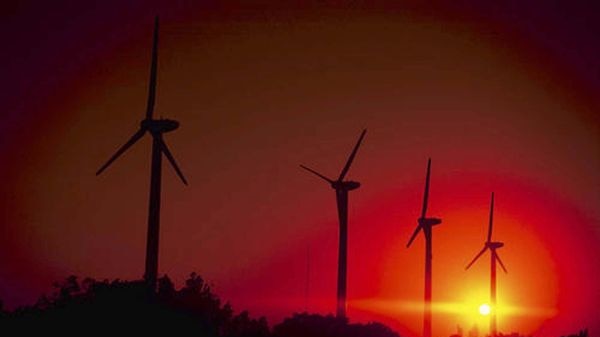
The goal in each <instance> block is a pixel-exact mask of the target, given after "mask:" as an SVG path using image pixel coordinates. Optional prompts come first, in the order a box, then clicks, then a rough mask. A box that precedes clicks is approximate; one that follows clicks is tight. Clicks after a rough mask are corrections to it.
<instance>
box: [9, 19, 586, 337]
mask: <svg viewBox="0 0 600 337" xmlns="http://www.w3.org/2000/svg"><path fill="white" fill-rule="evenodd" d="M148 20H149V21H150V20H151V19H148ZM149 24H150V23H149ZM167 33H168V31H167ZM145 34H146V33H145ZM163 34H164V32H163ZM158 42H159V17H158V16H156V17H155V19H154V30H153V35H152V49H151V64H150V74H149V81H148V96H147V102H146V110H145V115H144V117H143V119H142V120H141V121H140V124H139V128H138V129H137V130H136V131H135V132H134V133H133V135H132V136H131V137H130V138H129V139H128V140H127V141H126V142H125V143H124V144H123V145H122V146H121V147H119V148H118V149H117V151H116V152H115V153H114V154H113V155H112V156H111V157H110V158H109V159H108V160H107V161H106V162H105V163H104V164H103V165H102V166H101V167H100V168H99V169H98V170H97V172H96V173H95V174H96V176H99V175H101V174H103V173H104V172H105V171H106V170H107V169H108V168H109V167H110V166H111V165H112V164H113V163H114V162H115V161H116V160H117V159H119V158H120V157H121V156H122V155H123V154H124V153H125V152H127V151H128V150H129V149H130V148H131V147H132V146H133V145H134V144H136V143H137V142H138V141H139V140H140V139H142V138H143V137H144V136H145V135H147V134H149V135H150V136H151V137H152V147H151V160H150V190H149V199H148V201H149V204H148V218H147V226H148V227H147V236H146V253H145V269H144V274H143V276H142V275H140V276H141V277H142V278H143V279H142V280H133V281H124V280H120V279H115V280H113V281H109V280H108V279H105V280H103V281H99V280H96V279H92V278H86V279H84V280H82V281H79V279H78V278H77V277H76V276H69V277H68V278H66V279H65V280H64V281H62V282H58V283H55V284H54V293H52V294H51V295H49V296H46V295H43V296H42V297H41V298H40V299H39V300H38V301H37V302H36V303H35V304H34V305H29V306H22V307H18V308H16V309H14V310H12V311H10V310H4V308H3V306H2V302H0V334H1V333H2V332H4V331H2V329H5V330H8V331H19V332H20V334H19V335H25V336H27V335H34V334H38V333H39V331H43V332H44V333H46V334H59V333H60V334H61V336H75V335H78V336H79V335H85V334H86V333H87V332H88V331H89V329H90V328H94V329H97V330H96V331H94V332H96V333H101V334H106V335H108V334H114V333H115V332H117V333H119V332H120V331H126V330H127V329H132V331H133V329H136V330H135V331H136V332H137V333H138V334H149V335H151V334H165V335H175V336H179V335H184V334H185V335H190V336H193V335H196V336H208V337H342V336H343V337H400V335H399V334H398V333H397V332H395V331H393V330H392V329H391V328H389V327H388V326H386V325H384V324H381V323H378V322H368V323H357V322H356V321H354V322H352V321H351V320H350V317H353V318H354V316H353V315H354V314H353V311H349V313H350V314H348V307H350V310H352V309H353V308H354V306H353V302H352V300H353V298H350V301H348V296H347V286H348V268H349V267H350V268H353V266H352V264H350V265H349V263H348V248H349V247H348V246H349V244H348V221H349V219H348V207H349V192H350V191H353V190H356V189H358V188H359V187H360V186H361V183H359V182H357V181H354V180H347V176H348V172H349V170H350V168H351V167H352V164H353V162H354V159H355V157H356V155H357V152H358V150H359V148H360V146H361V144H362V142H363V140H364V138H365V135H366V132H367V129H363V130H362V132H361V133H360V135H359V137H358V140H357V141H356V143H355V144H354V147H353V148H352V151H351V152H350V154H349V156H348V157H347V160H346V162H345V164H344V166H343V167H342V169H341V171H340V173H339V175H338V176H337V177H336V178H330V177H329V176H327V175H324V174H322V173H320V172H319V171H317V170H315V169H313V168H311V167H308V166H305V165H303V164H301V165H299V166H300V168H302V169H303V170H306V171H308V172H309V173H311V174H312V175H315V176H317V177H318V178H320V179H322V180H324V181H325V182H327V184H328V185H329V186H330V187H331V188H332V189H333V190H334V191H335V197H336V207H337V215H338V224H339V232H338V233H339V237H338V247H337V248H338V251H337V257H338V260H337V283H336V293H335V295H336V297H335V300H336V303H335V315H333V314H331V313H329V311H328V312H327V314H316V313H310V312H308V311H309V310H308V307H309V305H308V304H309V296H310V292H309V290H310V291H311V292H312V287H313V284H312V283H310V280H311V279H310V277H311V275H313V274H311V273H314V274H318V272H315V271H314V269H311V268H314V267H313V265H312V264H311V263H312V261H311V254H312V251H309V247H308V245H307V246H306V255H305V256H306V263H305V266H306V269H305V283H304V286H298V289H300V290H299V291H298V292H299V293H301V292H302V288H303V294H304V297H303V298H304V312H302V313H300V312H288V313H286V315H288V317H285V318H284V319H283V320H282V321H280V322H279V323H277V324H274V325H273V326H272V327H269V325H268V323H267V320H266V318H265V317H260V318H251V317H250V314H249V313H248V312H247V311H241V312H238V313H235V312H234V310H233V307H232V306H231V305H230V304H229V302H223V301H222V300H221V299H220V298H219V297H218V296H217V295H216V294H215V293H214V292H213V288H214V287H213V286H212V285H209V282H207V281H206V280H205V279H203V278H202V277H201V276H200V275H198V274H196V273H192V274H190V275H189V277H188V278H187V280H185V284H184V286H182V287H180V288H177V287H176V286H175V285H174V283H173V282H172V281H171V279H170V278H169V276H167V275H166V274H164V275H160V274H159V241H160V220H161V188H162V162H163V156H164V157H166V159H167V161H168V162H169V164H170V166H171V167H172V168H173V169H174V171H175V173H176V174H177V176H178V178H179V179H180V180H181V182H182V183H183V184H184V185H186V186H187V185H188V181H187V179H186V177H185V176H184V174H183V173H182V171H181V169H180V167H179V165H178V163H177V161H176V160H175V157H174V156H173V154H172V153H171V151H170V149H169V147H168V146H167V144H166V142H165V140H164V134H165V133H168V132H172V131H175V130H177V129H178V128H179V126H180V124H179V122H178V121H176V120H172V119H163V118H158V119H157V118H155V117H154V114H155V112H154V110H155V103H156V96H157V77H158V74H157V68H158ZM161 55H162V54H161ZM144 69H145V66H144ZM144 71H146V70H144ZM369 128H370V130H371V131H370V132H371V133H370V135H374V131H373V130H374V128H372V127H371V126H370V127H369ZM357 131H358V130H357ZM370 137H371V136H370ZM373 137H374V136H373ZM353 139H354V138H353ZM370 139H374V138H370ZM348 145H350V144H348ZM286 150H287V149H286ZM363 152H364V150H363ZM286 155H289V152H286ZM103 158H104V157H103ZM436 158H437V157H436ZM297 159H299V158H296V159H294V160H297ZM423 159H425V157H424V158H423ZM436 160H437V159H436ZM94 163H96V159H95V160H94ZM93 165H94V168H95V165H96V164H93ZM289 172H291V173H290V174H292V175H293V174H296V175H299V173H298V170H297V166H295V164H289ZM419 172H420V171H419ZM302 174H303V175H304V173H302ZM420 174H422V173H419V175H420ZM103 177H106V176H103ZM88 178H89V179H90V180H93V179H100V178H94V177H93V176H92V175H89V177H88ZM303 179H307V180H308V179H314V178H303ZM420 179H422V178H419V180H420ZM219 183H220V181H219ZM430 185H431V158H428V160H427V168H426V175H425V184H424V189H423V202H422V208H421V212H420V214H419V215H418V218H417V219H416V220H417V225H416V228H414V231H412V234H411V236H410V237H409V240H408V242H407V244H406V248H404V247H403V246H402V245H403V243H404V242H405V241H404V240H405V238H406V236H404V235H405V234H402V235H398V236H399V237H400V239H401V240H402V242H401V243H400V244H398V243H397V242H394V243H393V244H391V245H393V246H394V247H399V248H400V250H402V252H405V253H406V254H413V252H412V251H411V250H409V248H410V247H411V246H412V244H413V242H414V241H415V240H416V239H417V237H418V236H419V234H420V233H421V232H422V233H423V238H424V240H425V241H424V245H425V260H424V285H423V287H424V288H423V291H424V293H423V303H422V305H423V307H422V308H421V302H420V300H419V303H418V309H417V310H416V312H417V315H418V317H419V318H421V309H422V310H423V313H422V320H423V321H422V323H423V325H422V332H421V334H420V336H422V337H440V336H433V335H434V333H433V332H432V324H433V321H434V318H435V320H436V321H437V319H438V317H437V316H436V315H438V314H439V312H438V311H436V310H435V308H436V307H435V304H436V303H435V301H433V296H432V290H433V286H434V282H433V278H432V274H433V264H432V262H433V253H432V251H433V228H434V226H437V225H439V224H441V223H442V219H441V218H437V217H432V216H430V215H429V214H428V208H429V196H430ZM498 185H499V184H498ZM103 186H104V185H103ZM261 186H262V185H261ZM420 186H421V185H420V182H419V184H418V185H417V188H418V190H419V191H420V188H421V187H420ZM477 187H479V186H477ZM312 188H313V187H311V189H312ZM316 188H318V186H317V187H315V189H316ZM111 191H112V190H111ZM495 191H497V192H499V193H500V194H502V195H504V194H503V193H502V192H501V191H499V190H495ZM311 192H312V190H311ZM365 192H366V191H365ZM286 193H287V191H286ZM417 193H420V192H417ZM442 194H443V193H442ZM288 195H289V194H286V197H287V196H288ZM407 195H408V193H407ZM286 200H287V199H286ZM416 201H417V202H420V199H417V200H416ZM442 204H445V203H442ZM269 206H270V205H269ZM412 207H413V206H411V208H412ZM416 207H418V205H417V206H416ZM483 207H485V206H483ZM503 209H504V208H503ZM233 211H239V209H233ZM443 213H444V219H445V220H444V221H445V223H450V222H453V221H452V220H451V219H450V218H449V216H450V215H449V213H446V211H443ZM244 215H246V216H247V213H244ZM269 216H270V214H269ZM493 220H494V192H492V193H491V200H490V208H489V220H488V231H487V237H486V240H485V241H484V245H483V248H482V249H481V250H480V251H479V252H478V253H477V254H476V255H475V257H474V258H473V259H472V260H471V261H470V262H469V263H468V265H466V267H465V270H469V269H470V268H471V267H472V266H473V265H474V264H475V263H476V262H477V261H478V260H479V259H480V258H481V257H482V256H483V255H484V254H485V253H486V252H488V251H489V253H490V284H489V300H490V304H491V312H490V313H489V314H490V316H489V336H490V337H504V336H507V337H508V336H511V337H522V336H521V335H519V334H517V333H513V334H512V335H504V334H503V333H502V332H501V331H499V329H498V324H497V321H498V314H497V312H498V310H496V309H497V307H498V301H497V273H496V269H497V268H496V267H497V264H499V265H500V268H501V269H502V270H503V271H504V272H505V273H507V269H506V267H505V265H504V263H503V261H502V260H501V259H500V256H499V254H498V252H497V250H498V249H500V248H502V247H503V246H504V243H503V242H499V241H493V240H492V235H493ZM245 222H250V221H245ZM243 225H248V224H247V223H244V224H243ZM408 226H409V225H406V226H404V225H403V228H404V229H406V230H407V231H410V230H412V228H413V227H412V225H410V227H408ZM444 228H446V227H445V226H444V227H442V230H443V229H444ZM502 228H504V227H502ZM409 233H411V232H407V233H406V234H409ZM438 234H442V233H438ZM501 234H502V233H501ZM111 235H112V234H111ZM235 235H238V232H237V228H236V231H235ZM436 235H437V234H436ZM365 237H367V236H365ZM436 237H437V236H436ZM369 239H371V237H369ZM444 239H445V238H443V237H442V238H441V239H440V241H443V240H444ZM509 240H511V239H509ZM215 241H216V240H215ZM373 241H376V240H373ZM511 242H513V241H512V240H511ZM513 244H514V245H515V246H518V245H517V243H515V242H513ZM332 246H333V245H332ZM311 247H312V246H311ZM372 247H375V249H377V248H378V247H377V246H376V244H375V245H374V246H372ZM372 247H369V248H372ZM475 248H476V247H475ZM219 249H221V247H219ZM223 249H227V247H224V248H223ZM334 251H335V248H332V251H331V252H332V253H333V252H334ZM465 252H466V253H469V252H468V251H465ZM452 253H454V251H453V252H452ZM444 255H446V254H444ZM458 255H460V254H453V256H458ZM361 257H362V256H361ZM506 257H507V256H505V258H506ZM237 258H238V257H237V256H236V259H237ZM294 259H297V257H294ZM419 259H420V258H419ZM240 260H241V259H240ZM248 260H249V259H248ZM365 260H366V259H365ZM331 261H333V258H332V259H331ZM218 262H219V263H221V261H218ZM277 262H279V261H277ZM508 262H509V263H512V262H511V261H510V258H509V259H508ZM135 263H137V261H136V262H135ZM354 263H355V266H356V262H354ZM394 263H395V262H394ZM265 265H266V267H264V270H267V273H268V274H269V277H271V276H272V275H273V274H275V272H274V271H273V269H275V268H274V267H273V268H272V266H271V265H269V264H266V263H265ZM420 265H421V262H418V266H419V268H421V267H420ZM222 266H223V265H221V264H219V268H221V267H222ZM462 266H463V264H462V262H459V263H453V265H452V266H450V268H452V267H456V269H457V270H458V271H459V272H460V273H461V275H463V276H464V275H470V274H467V272H465V271H463V269H462ZM112 267H113V266H111V268H112ZM286 267H287V266H286ZM512 268H514V269H513V270H516V269H517V268H516V266H515V265H514V263H513V267H512ZM332 269H333V268H332V266H327V270H329V271H332V274H333V270H332ZM352 270H354V269H351V271H352ZM471 272H472V271H471ZM513 274H517V275H519V274H521V273H519V272H518V271H513V272H511V276H512V275H513ZM419 275H420V274H419ZM486 275H487V272H486ZM369 276H370V275H369ZM328 277H329V276H326V277H324V278H323V279H325V278H328ZM401 277H402V282H406V283H408V282H410V281H411V280H413V279H417V278H416V277H415V275H414V273H413V272H409V273H403V274H401ZM461 277H462V276H461ZM486 277H487V276H486ZM331 278H333V276H331ZM351 278H352V276H351ZM418 280H419V283H420V279H418ZM235 281H236V282H237V280H235ZM478 283H482V284H483V282H479V281H478ZM329 284H330V285H333V282H331V283H329ZM437 285H439V283H437ZM252 286H254V284H253V285H252ZM402 286H405V285H404V284H403V285H402ZM484 286H485V289H486V295H485V296H487V283H485V285H484ZM286 287H287V285H286ZM417 289H418V291H419V292H420V289H421V285H420V284H419V285H418V288H417ZM326 293H327V294H326V296H327V298H328V299H330V300H331V303H330V304H327V306H328V308H329V309H333V295H334V294H333V289H327V290H326ZM257 296H258V295H257ZM394 296H396V295H394ZM419 296H420V295H419ZM351 297H352V296H351ZM397 297H400V296H397ZM407 297H408V296H407ZM437 298H438V296H437V295H436V299H437ZM405 300H406V299H405V298H394V301H398V303H400V302H404V301H405ZM265 302H267V301H266V300H265ZM348 303H350V304H348ZM357 307H358V306H357ZM329 309H328V310H329ZM407 310H408V309H407ZM298 311H301V310H298ZM331 311H333V310H331ZM349 316H350V317H349ZM486 319H487V318H486ZM485 322H486V324H487V320H486V321H485ZM501 323H502V324H501V325H502V327H503V328H504V323H503V321H502V318H501ZM78 325H82V326H85V327H86V329H87V330H81V329H79V328H78ZM419 328H420V321H419ZM507 328H508V327H507ZM121 329H122V330H121ZM410 329H411V330H407V331H413V330H412V329H414V328H413V327H411V328H410ZM436 329H437V326H436ZM399 331H401V330H399ZM455 336H458V337H462V330H461V333H460V334H459V335H455ZM529 337H531V336H529ZM569 337H588V332H587V330H581V331H580V332H578V334H573V335H570V336H569Z"/></svg>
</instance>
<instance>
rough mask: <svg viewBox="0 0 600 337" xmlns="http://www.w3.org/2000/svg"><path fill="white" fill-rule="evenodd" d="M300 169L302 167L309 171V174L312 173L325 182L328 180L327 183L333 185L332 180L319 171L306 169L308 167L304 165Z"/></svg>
mask: <svg viewBox="0 0 600 337" xmlns="http://www.w3.org/2000/svg"><path fill="white" fill-rule="evenodd" d="M300 167H302V168H303V169H305V170H307V171H308V172H310V173H312V174H314V175H316V176H317V177H319V178H321V179H323V180H326V181H327V182H329V183H330V184H331V183H333V180H331V179H329V178H327V177H326V176H324V175H322V174H321V173H319V172H317V171H315V170H313V169H311V168H308V167H306V166H304V165H300Z"/></svg>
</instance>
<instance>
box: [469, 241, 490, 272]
mask: <svg viewBox="0 0 600 337" xmlns="http://www.w3.org/2000/svg"><path fill="white" fill-rule="evenodd" d="M487 249H488V247H487V246H485V247H483V249H482V250H481V251H480V252H479V253H478V254H477V255H475V257H474V258H473V260H471V263H469V264H468V265H467V266H466V267H465V270H467V269H469V268H471V266H472V265H473V263H475V261H477V259H479V258H480V257H481V255H483V253H485V251H486V250H487Z"/></svg>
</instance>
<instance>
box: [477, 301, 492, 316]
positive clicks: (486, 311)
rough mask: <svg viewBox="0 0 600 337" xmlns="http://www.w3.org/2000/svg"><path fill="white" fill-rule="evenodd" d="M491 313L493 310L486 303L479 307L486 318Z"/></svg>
mask: <svg viewBox="0 0 600 337" xmlns="http://www.w3.org/2000/svg"><path fill="white" fill-rule="evenodd" d="M491 311H492V308H490V306H489V305H488V304H487V303H484V304H482V305H480V306H479V313H480V314H482V315H484V316H487V315H489V314H490V312H491Z"/></svg>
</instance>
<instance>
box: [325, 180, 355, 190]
mask: <svg viewBox="0 0 600 337" xmlns="http://www.w3.org/2000/svg"><path fill="white" fill-rule="evenodd" d="M331 187H333V188H334V189H335V190H345V191H352V190H355V189H357V188H359V187H360V183H359V182H357V181H350V180H349V181H334V182H332V183H331Z"/></svg>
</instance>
